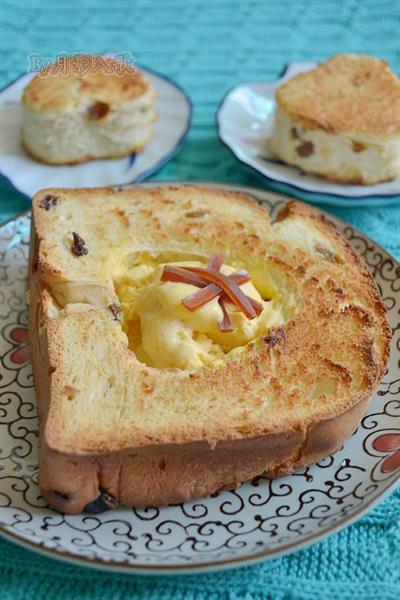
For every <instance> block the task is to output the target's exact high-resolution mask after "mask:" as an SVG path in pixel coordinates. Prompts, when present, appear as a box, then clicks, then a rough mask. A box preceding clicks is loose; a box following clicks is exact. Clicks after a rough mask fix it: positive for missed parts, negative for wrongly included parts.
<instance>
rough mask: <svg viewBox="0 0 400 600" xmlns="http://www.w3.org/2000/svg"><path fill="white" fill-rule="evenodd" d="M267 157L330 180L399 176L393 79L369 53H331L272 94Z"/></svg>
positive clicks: (398, 101)
mask: <svg viewBox="0 0 400 600" xmlns="http://www.w3.org/2000/svg"><path fill="white" fill-rule="evenodd" d="M276 102H277V110H276V115H275V128H274V132H273V136H272V138H271V140H270V148H271V150H272V152H273V153H274V155H275V156H277V157H278V158H280V159H281V160H282V161H284V162H286V163H287V164H289V165H294V166H297V167H299V168H300V169H301V170H302V171H304V172H306V173H315V174H317V175H322V176H324V177H326V178H327V179H329V180H331V181H337V182H341V183H350V184H351V183H354V184H364V185H367V184H373V183H378V182H382V181H388V180H390V179H394V178H396V177H399V176H400V79H399V78H398V77H397V75H395V73H393V72H392V71H391V70H390V68H389V66H388V64H387V63H386V62H384V61H383V60H378V59H377V58H373V57H371V56H366V55H359V54H338V55H337V56H334V57H333V58H331V59H330V60H328V61H327V62H325V63H323V64H321V65H319V66H318V67H316V68H315V69H312V70H311V71H307V72H305V73H300V74H299V75H296V76H295V77H293V78H292V79H289V81H287V82H286V83H284V84H283V85H282V86H280V88H279V89H278V91H277V95H276Z"/></svg>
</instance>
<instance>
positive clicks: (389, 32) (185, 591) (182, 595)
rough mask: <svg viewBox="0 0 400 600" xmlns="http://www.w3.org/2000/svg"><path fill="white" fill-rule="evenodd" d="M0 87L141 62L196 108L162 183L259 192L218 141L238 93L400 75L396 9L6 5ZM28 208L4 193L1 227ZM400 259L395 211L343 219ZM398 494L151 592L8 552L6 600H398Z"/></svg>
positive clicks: (399, 6)
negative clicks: (38, 71) (221, 109)
mask: <svg viewBox="0 0 400 600" xmlns="http://www.w3.org/2000/svg"><path fill="white" fill-rule="evenodd" d="M0 10H1V20H2V23H1V30H0V36H1V37H0V86H4V85H6V84H7V83H8V82H9V81H11V80H12V79H14V78H16V77H17V76H18V75H20V74H21V73H22V72H24V71H25V70H26V66H27V55H28V54H29V53H33V52H40V53H42V54H44V55H45V56H53V55H54V53H56V52H62V51H68V52H79V51H86V52H98V51H102V50H106V49H109V50H114V51H125V50H129V51H130V52H132V54H133V55H134V57H135V58H136V59H137V61H138V62H140V63H143V64H144V65H147V66H149V67H152V68H154V69H156V70H158V71H161V72H164V73H165V74H167V75H169V76H171V77H172V78H174V79H175V80H176V81H177V82H179V83H180V84H181V85H182V86H183V87H184V88H185V89H186V90H187V92H188V93H189V94H190V96H191V97H192V100H193V102H194V119H193V126H192V130H191V132H190V134H189V138H188V140H187V142H186V144H185V146H184V148H183V150H182V151H181V152H180V153H179V154H178V155H177V156H176V157H175V158H174V159H173V160H172V161H171V162H170V163H169V164H168V165H166V166H165V167H164V168H163V169H162V170H161V171H159V172H158V173H157V175H156V176H155V177H154V179H209V180H210V179H211V180H215V181H227V182H231V183H232V182H237V183H243V184H247V185H255V186H259V187H264V186H265V185H266V183H265V180H264V179H263V178H262V177H261V176H258V175H257V174H256V173H254V172H253V171H251V170H250V169H247V168H246V167H244V166H243V165H241V164H240V163H238V162H237V161H236V160H235V158H234V157H233V156H232V155H231V154H230V152H229V151H228V150H227V149H225V148H224V147H223V146H222V145H221V143H220V142H219V141H218V139H217V137H216V130H215V111H216V109H217V106H218V104H219V102H220V100H221V98H222V96H223V94H224V93H225V92H226V91H227V90H228V89H229V88H230V87H231V86H233V85H234V84H236V83H238V82H240V81H245V80H253V81H262V80H267V79H274V78H276V77H277V76H278V75H279V74H280V72H281V71H282V69H283V67H284V66H285V64H286V63H287V62H288V61H290V60H319V59H324V58H327V57H328V56H330V55H331V54H333V53H335V52H338V51H354V52H367V53H371V54H375V55H377V56H380V57H382V58H385V59H387V60H388V61H389V62H390V63H391V66H392V67H393V68H394V69H395V70H396V71H397V72H400V52H399V50H400V36H399V31H400V1H399V0H391V1H387V0H375V1H370V0H360V1H358V2H357V1H351V0H347V1H346V0H343V1H333V0H332V1H330V0H325V1H318V0H308V1H303V0H300V1H272V0H265V1H264V2H252V1H249V2H244V1H243V2H228V1H226V2H223V1H215V2H213V1H211V0H209V1H207V0H203V1H187V2H185V1H184V0H181V1H179V0H175V1H170V2H168V1H164V2H163V1H162V0H156V1H153V2H150V1H144V0H142V1H136V2H133V1H129V2H128V1H122V0H114V1H113V2H112V1H110V2H105V1H97V2H96V1H94V0H87V1H84V0H81V1H77V0H70V1H64V2H56V1H53V2H50V1H48V0H46V1H43V2H40V1H37V0H13V1H10V0H8V1H7V0H0ZM24 208H26V203H25V201H24V200H23V199H22V198H21V197H19V195H18V194H17V193H16V192H14V191H13V190H12V189H11V188H10V187H9V186H8V185H7V184H6V183H4V182H0V218H2V219H4V218H6V217H7V216H11V215H12V214H13V213H15V212H17V211H20V210H23V209H24ZM329 210H332V212H334V213H336V214H337V215H339V216H341V217H342V218H343V219H345V220H347V221H349V222H351V223H352V224H353V225H354V226H356V227H358V228H359V229H360V230H362V231H363V232H365V233H366V234H367V235H369V236H370V237H372V238H373V239H375V240H376V241H377V242H379V243H380V244H381V245H382V246H384V247H385V248H386V249H387V250H388V251H389V252H391V253H392V254H394V255H395V256H397V257H398V258H399V257H400V200H399V206H394V207H387V208H375V209H372V208H371V209H359V208H354V209H335V208H334V207H332V208H329ZM399 513H400V493H399V492H397V493H395V494H393V495H392V496H391V497H390V498H389V499H387V500H386V501H385V502H383V503H382V504H381V505H380V506H379V507H378V508H377V509H375V510H374V511H372V512H371V513H370V515H368V516H367V517H364V518H363V519H361V521H359V522H358V523H357V524H355V525H353V526H352V527H350V528H348V529H346V530H345V531H343V532H341V533H339V534H337V535H334V536H332V537H331V538H330V539H328V540H326V541H324V542H321V543H319V544H316V545H315V546H313V547H312V548H309V549H308V550H304V551H300V552H298V553H296V554H294V555H292V556H289V557H286V558H281V559H275V560H272V561H270V562H266V563H263V564H260V565H258V566H254V567H247V568H243V569H239V570H235V571H231V572H221V573H216V574H212V575H206V576H186V577H172V578H165V577H158V578H154V579H150V578H144V577H135V576H120V575H109V574H106V573H97V572H92V571H90V570H87V569H84V568H78V567H72V566H66V565H63V564H61V563H57V562H55V561H51V560H49V559H45V558H43V557H40V556H38V555H35V554H32V553H30V552H28V551H26V550H23V549H21V548H18V547H16V546H14V545H12V544H9V543H8V542H5V541H1V540H0V600H9V599H10V600H11V599H12V600H20V599H21V600H30V599H31V598H32V599H33V598H35V599H42V598H48V599H51V600H52V599H55V600H58V599H59V600H66V599H70V598H71V599H72V598H74V599H77V600H80V599H89V598H101V599H104V600H108V599H111V598H113V599H114V600H119V599H128V598H129V599H130V598H140V599H143V600H147V599H149V600H150V599H151V600H155V599H157V600H158V599H165V600H168V599H178V600H181V599H182V600H189V599H190V600H192V599H196V600H197V599H199V600H200V599H203V598H205V599H207V600H209V599H210V600H211V599H227V600H236V599H245V600H256V599H257V600H258V599H260V600H261V599H263V600H268V599H271V600H292V599H294V600H297V599H298V600H303V599H315V598H326V599H338V600H339V599H340V600H347V599H352V598H357V599H361V600H369V599H371V600H376V599H382V600H392V599H393V600H395V599H396V600H397V598H399V597H400V526H399Z"/></svg>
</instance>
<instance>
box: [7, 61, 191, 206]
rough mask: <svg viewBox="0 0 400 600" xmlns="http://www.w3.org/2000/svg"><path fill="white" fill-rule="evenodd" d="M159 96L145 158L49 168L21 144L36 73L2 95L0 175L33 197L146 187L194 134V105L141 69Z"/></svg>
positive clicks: (163, 80) (162, 78) (169, 83)
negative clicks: (26, 99)
mask: <svg viewBox="0 0 400 600" xmlns="http://www.w3.org/2000/svg"><path fill="white" fill-rule="evenodd" d="M140 69H141V70H142V71H143V72H144V73H145V74H146V75H147V77H148V78H149V79H150V81H151V83H152V84H153V86H154V88H155V89H156V90H157V93H158V99H157V102H156V108H157V112H158V120H157V122H156V126H155V133H154V136H153V137H152V139H151V140H150V142H149V143H148V144H146V146H145V148H144V150H143V152H140V153H139V154H132V155H131V156H128V157H125V158H117V159H110V160H92V161H89V162H86V163H83V164H80V165H63V166H54V165H45V164H43V163H41V162H39V161H36V160H34V159H33V158H31V157H30V156H29V155H28V154H27V153H26V152H25V150H24V149H23V148H22V146H21V143H20V129H21V121H22V107H21V96H22V92H23V89H24V87H25V86H26V85H27V84H28V83H29V81H30V80H31V79H32V77H33V76H34V73H27V74H26V75H23V76H22V77H20V78H19V79H17V80H16V81H14V82H13V83H11V84H10V85H8V86H7V87H6V88H4V89H3V90H1V91H0V121H1V123H2V128H3V131H2V135H1V136H0V174H1V175H2V176H3V177H5V178H6V179H7V180H8V181H9V182H10V183H11V184H12V185H13V186H14V187H15V188H16V189H17V190H18V191H19V192H21V193H22V194H24V195H26V196H28V197H29V199H30V198H31V197H32V196H33V195H34V193H35V192H37V191H38V190H40V189H41V188H43V187H44V186H43V182H46V187H101V186H108V185H115V186H123V185H126V184H128V183H129V184H130V183H134V182H138V181H142V180H143V179H146V177H149V176H150V175H152V174H153V173H155V172H156V171H158V169H160V168H161V167H162V166H163V165H164V164H165V163H166V162H167V161H168V160H170V159H171V158H172V156H173V155H174V154H175V153H176V152H177V151H178V150H179V149H180V147H181V146H182V144H183V142H184V139H185V137H186V135H187V133H188V131H189V128H190V122H191V118H192V104H191V101H190V98H189V97H188V96H187V94H186V93H185V92H184V91H183V90H182V89H181V88H180V87H179V86H178V85H177V84H176V83H174V82H173V81H171V80H169V79H168V78H166V77H165V76H164V75H160V74H158V73H155V72H154V71H151V70H149V69H146V68H144V67H140Z"/></svg>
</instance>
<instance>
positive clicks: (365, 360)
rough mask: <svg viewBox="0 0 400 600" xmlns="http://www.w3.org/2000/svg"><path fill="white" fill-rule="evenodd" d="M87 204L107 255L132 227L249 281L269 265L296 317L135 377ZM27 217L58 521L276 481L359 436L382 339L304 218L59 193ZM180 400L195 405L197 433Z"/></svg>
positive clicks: (40, 384) (361, 287)
mask: <svg viewBox="0 0 400 600" xmlns="http://www.w3.org/2000/svg"><path fill="white" fill-rule="evenodd" d="M75 200H76V204H75ZM96 206H97V209H98V211H97V212H99V214H100V215H101V218H102V219H104V218H105V219H106V222H107V228H108V229H112V230H114V229H115V235H116V236H117V237H118V244H121V239H122V238H123V236H124V235H127V234H126V231H127V230H128V229H129V228H132V227H133V225H132V219H133V215H134V214H136V218H137V219H138V220H139V223H138V226H140V227H139V228H138V229H135V228H134V227H133V230H132V235H133V237H134V239H135V243H137V241H138V240H137V237H138V235H139V229H140V231H142V230H143V231H147V233H148V232H149V231H151V235H152V239H153V243H154V244H155V243H156V242H157V241H158V242H159V243H162V244H164V249H167V250H168V249H170V250H171V248H173V247H176V246H168V243H172V242H171V240H172V241H173V243H174V244H176V239H181V241H182V240H183V242H184V243H183V242H182V244H183V246H180V248H181V250H182V248H185V249H186V251H187V250H188V249H189V248H191V249H192V251H193V244H194V242H193V240H195V246H196V250H197V251H198V252H200V254H204V255H206V253H208V255H209V254H210V253H213V252H214V251H219V250H222V251H225V252H226V251H227V250H228V251H229V252H230V253H233V254H232V255H234V256H245V258H246V260H248V261H249V262H248V267H249V269H250V271H251V270H252V268H255V266H259V265H260V264H267V265H268V273H269V274H270V275H271V277H272V278H273V277H275V276H279V285H280V289H281V291H282V292H283V295H285V294H288V295H289V294H294V295H295V297H296V302H297V304H298V310H297V311H295V313H293V315H292V318H290V319H289V320H288V321H287V322H286V323H285V324H284V326H283V327H280V328H275V329H271V330H269V331H268V332H267V334H266V335H265V336H264V337H263V338H262V339H260V340H258V341H257V342H252V343H250V344H249V345H248V347H247V349H246V352H245V353H244V354H243V355H241V357H240V358H239V359H233V360H229V361H228V362H227V363H226V364H225V365H224V366H223V367H221V368H215V369H209V368H204V369H200V370H198V371H196V372H193V373H188V372H184V371H178V370H174V369H162V370H160V369H153V368H150V367H146V366H145V365H143V364H141V363H139V362H138V361H137V359H136V357H135V356H134V354H133V353H132V352H130V351H129V350H128V349H127V342H126V339H125V338H124V335H123V334H122V331H121V328H120V325H119V323H118V322H117V321H115V319H114V316H113V315H112V313H111V311H109V309H108V308H107V306H108V304H107V303H108V300H107V303H106V306H104V305H102V300H101V299H102V298H103V297H104V295H105V294H106V293H108V292H107V290H108V291H110V290H111V286H110V287H108V283H107V276H108V275H107V270H106V271H104V270H103V271H101V269H100V267H99V265H100V264H101V265H102V268H103V269H104V257H102V256H100V260H98V257H97V256H96V254H97V253H100V254H101V250H102V248H103V246H104V245H106V246H107V244H108V240H107V238H106V237H105V231H103V230H102V228H101V222H99V221H98V220H97V216H96V215H97V212H93V211H94V210H95V207H96ZM78 207H80V208H79V210H77V208H78ZM76 211H77V212H76ZM142 213H143V214H142ZM140 214H142V217H141V219H139V215H140ZM210 215H212V217H210ZM237 215H240V220H239V217H237V218H236V216H237ZM206 216H207V221H206V224H205V222H204V219H205V217H206ZM33 217H34V219H33V233H32V245H31V253H32V260H31V270H32V279H31V292H32V302H31V308H30V331H31V339H32V346H33V362H34V372H35V380H36V388H37V395H38V402H39V408H40V416H41V420H40V430H41V440H42V442H41V448H42V449H41V489H42V492H43V494H44V496H45V497H46V498H47V499H48V501H49V502H50V504H51V505H52V506H54V507H55V508H58V509H59V510H62V511H63V512H71V513H74V512H79V511H81V510H82V509H83V507H84V506H85V505H86V504H87V503H88V502H90V501H92V500H94V499H95V497H96V496H97V495H98V493H99V490H100V489H103V490H106V491H107V492H108V493H109V494H111V495H112V496H114V497H115V502H116V503H123V504H135V505H142V504H148V503H152V504H160V505H162V504H167V503H170V502H178V501H182V500H188V499H191V498H195V497H198V496H201V495H207V494H210V493H212V492H214V491H216V490H218V489H221V488H223V487H226V486H227V485H230V484H234V485H236V484H238V483H240V482H242V481H244V480H245V479H248V478H250V477H254V476H256V475H258V474H260V473H261V472H262V471H263V470H267V471H268V472H269V473H270V474H272V475H274V474H280V473H287V472H291V471H292V470H293V469H294V468H296V467H297V466H303V465H305V464H310V463H312V462H314V461H315V460H318V459H319V458H321V457H322V456H325V455H327V454H329V453H330V452H333V451H334V450H336V449H337V448H338V447H339V446H340V445H341V444H342V443H343V441H344V440H345V439H346V438H347V437H348V435H350V434H351V432H352V431H353V430H354V429H355V428H356V426H357V423H358V420H359V418H360V417H361V414H362V412H363V411H364V410H365V408H366V406H367V403H368V400H369V398H370V397H371V395H372V393H373V390H374V389H375V387H376V385H377V383H378V381H379V379H380V377H381V376H382V374H383V371H384V368H385V365H386V362H387V358H388V352H389V342H390V337H391V332H390V328H389V325H388V323H387V320H386V310H385V307H384V304H383V302H382V299H381V297H380V295H379V292H378V290H377V287H376V285H375V283H374V281H373V279H372V277H371V275H370V273H369V271H368V268H367V267H366V265H365V263H364V262H363V260H362V259H361V258H360V256H359V255H358V254H357V253H356V252H355V251H354V250H353V249H352V248H351V247H350V245H349V244H347V243H346V242H345V240H344V239H343V237H342V236H341V235H340V234H339V233H338V232H337V231H336V230H335V229H334V228H333V227H332V226H331V225H330V224H329V223H328V222H327V220H326V219H325V218H323V217H322V216H321V215H319V214H318V213H316V212H315V211H314V210H313V209H311V208H310V207H308V206H307V205H304V204H302V203H299V202H294V201H289V202H288V203H287V205H286V206H285V208H284V209H283V210H282V211H281V212H280V214H279V216H278V221H277V223H276V224H275V225H274V226H273V227H271V225H270V223H269V219H268V216H267V214H266V212H265V210H264V209H263V208H262V207H260V206H259V205H258V204H257V203H256V202H254V201H253V200H252V199H250V198H249V197H248V196H246V195H243V194H231V193H227V192H220V191H218V190H205V189H201V188H200V189H196V188H186V189H185V188H183V189H182V188H178V189H165V188H160V189H157V188H156V189H152V190H145V189H136V190H126V191H124V192H118V191H116V190H109V189H100V190H94V189H90V190H74V191H71V190H59V189H58V190H43V191H42V192H40V193H39V194H37V195H36V197H35V199H34V201H33ZM77 217H79V219H78V221H77V220H76V218H77ZM68 219H72V221H73V222H74V223H77V222H79V226H80V229H79V232H80V233H81V234H82V235H83V237H84V239H85V241H86V243H87V245H88V248H89V255H88V256H83V257H79V258H74V257H71V253H70V249H69V246H67V252H66V253H64V252H63V251H61V252H60V246H62V245H63V244H64V243H65V240H66V242H67V243H68V240H69V238H68V235H67V236H66V231H65V227H66V223H67V222H68ZM236 223H237V225H236ZM160 224H162V230H161V232H160V231H159V226H160ZM71 226H72V225H71ZM188 228H189V231H188ZM124 232H125V233H124ZM67 233H68V232H67ZM188 234H189V235H188ZM185 236H186V237H185ZM99 240H100V241H101V244H100V245H98V241H99ZM186 240H187V242H186ZM111 241H112V240H111ZM69 243H70V242H69ZM126 244H127V246H126V248H128V249H130V250H132V248H133V246H129V240H128V241H126ZM185 244H186V245H185ZM111 248H114V250H115V247H114V246H112V245H111ZM107 251H108V253H109V252H110V248H107ZM206 251H208V252H206ZM71 264H73V265H77V267H79V268H77V269H75V267H74V268H71ZM74 281H75V282H80V284H82V282H83V283H84V284H85V294H86V304H81V305H77V304H76V303H73V304H67V306H66V308H65V309H62V305H60V304H58V303H57V302H56V301H55V299H54V298H55V296H54V294H55V295H57V293H59V290H60V289H62V288H63V287H64V288H65V287H66V286H67V287H68V286H71V283H73V282H74ZM89 284H90V285H89ZM58 286H59V287H58ZM96 286H97V287H96ZM74 293H75V294H78V292H77V291H76V289H75V291H74ZM95 300H96V301H95ZM78 301H80V302H82V299H80V300H78ZM305 307H306V309H305ZM77 357H78V359H77V360H76V358H77ZM79 357H80V358H79ZM82 357H84V358H85V360H84V361H82ZM82 363H84V366H85V363H86V366H85V368H86V369H87V371H85V369H84V368H83V367H82ZM98 365H101V369H100V368H98V367H97V366H98ZM94 371H96V378H95V379H93V378H92V377H89V378H88V373H93V372H94ZM88 380H90V381H91V383H90V386H88V385H87V381H88ZM110 382H112V383H110ZM118 382H122V387H118ZM116 384H117V387H116V388H115V386H116ZM110 385H112V386H113V387H114V388H115V389H113V390H112V391H111V389H110V387H109V386H110ZM104 389H107V393H106V394H105V393H104ZM100 398H105V399H106V400H107V401H106V402H103V401H100ZM266 398H267V400H268V401H267V402H265V399H266ZM216 400H218V401H216ZM187 402H192V405H191V406H193V402H194V403H195V405H196V418H195V421H193V420H190V417H189V416H188V413H187V410H186V406H187V404H185V403H187ZM191 410H194V407H192V408H191ZM188 457H190V461H189V460H188ZM230 457H232V458H230ZM160 482H161V483H162V485H161V483H160ZM54 492H58V494H55V493H54Z"/></svg>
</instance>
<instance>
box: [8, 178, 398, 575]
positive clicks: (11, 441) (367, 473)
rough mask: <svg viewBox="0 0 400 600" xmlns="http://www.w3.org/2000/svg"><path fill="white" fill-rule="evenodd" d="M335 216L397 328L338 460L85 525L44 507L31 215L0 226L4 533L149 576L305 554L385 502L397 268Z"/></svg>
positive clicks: (394, 421)
mask: <svg viewBox="0 0 400 600" xmlns="http://www.w3.org/2000/svg"><path fill="white" fill-rule="evenodd" d="M170 183H171V182H169V184H170ZM144 185H148V184H144ZM153 185H154V184H153ZM157 185H158V184H157ZM174 185H184V184H182V183H179V182H177V183H175V182H174ZM203 185H207V184H203ZM209 185H213V186H215V185H216V184H209ZM219 187H220V188H221V189H226V190H240V191H244V192H247V193H249V194H251V195H252V196H253V197H255V198H256V199H257V200H258V201H260V202H261V203H262V204H263V205H264V206H265V207H266V208H267V209H268V210H269V211H270V212H271V213H272V216H274V215H275V214H276V211H277V210H278V209H279V208H280V207H282V206H283V204H284V203H285V199H284V198H283V197H282V196H277V195H274V194H271V193H268V192H265V191H261V190H257V189H253V188H245V187H239V186H226V185H225V186H224V185H220V186H219ZM329 218H330V220H331V221H332V222H333V224H334V225H335V226H336V227H337V228H338V229H339V230H340V231H341V232H342V233H343V234H344V236H345V237H346V238H347V239H348V240H349V241H350V243H351V244H352V245H353V246H354V247H355V248H357V250H358V251H359V252H360V253H361V254H362V255H363V256H364V258H365V260H366V261H367V263H368V265H369V267H370V269H371V270H372V272H373V274H374V277H375V279H376V281H377V283H378V285H379V287H380V289H381V291H382V294H383V297H384V299H385V303H386V306H387V308H388V310H389V316H390V320H391V324H392V326H393V328H394V330H395V340H394V344H393V348H392V355H391V361H390V365H389V368H388V371H387V373H386V374H385V376H384V378H383V381H382V383H381V384H380V386H379V389H378V391H377V393H376V395H375V397H374V399H373V401H372V404H371V406H370V409H369V411H368V414H367V415H366V416H365V417H364V418H363V420H362V423H361V425H360V427H359V428H358V430H357V432H356V433H355V434H354V435H353V436H352V437H351V438H350V439H349V440H348V441H347V442H346V444H345V446H344V447H343V448H342V449H341V450H339V451H338V452H336V454H334V455H333V456H328V457H327V458H325V459H324V460H322V461H321V462H320V463H318V464H316V465H314V466H312V467H309V468H306V469H302V470H300V471H298V472H296V473H295V474H293V475H292V476H290V477H285V478H281V479H275V480H269V479H268V478H267V477H265V476H261V477H257V478H256V479H254V480H253V481H249V482H248V483H246V484H244V485H243V486H242V487H241V488H239V489H237V490H235V491H226V492H222V493H219V494H216V495H215V496H214V497H212V498H208V499H199V500H196V501H194V502H189V503H186V504H180V505H176V506H169V507H166V508H162V509H158V508H151V507H148V508H144V509H132V508H123V509H117V510H114V511H110V512H106V513H103V514H100V515H89V514H84V515H79V516H64V515H61V514H59V513H57V512H55V511H53V510H51V509H49V508H48V507H47V506H46V504H45V502H44V501H43V500H42V498H41V497H40V494H39V490H38V486H37V476H38V464H37V460H38V459H37V451H38V448H37V446H38V438H37V428H38V423H37V415H36V403H35V394H34V389H33V380H32V369H31V364H30V362H29V347H28V338H27V319H28V317H27V307H26V301H25V287H26V269H27V255H28V244H29V225H30V215H29V214H28V213H26V214H24V215H22V216H19V217H18V218H16V219H15V220H13V221H10V222H8V223H7V224H5V225H3V226H2V227H1V228H0V280H1V293H0V332H1V333H0V360H1V379H0V439H1V444H0V447H1V449H0V530H1V532H2V534H3V535H4V536H5V537H7V538H8V539H10V540H13V541H15V542H19V543H21V544H23V545H25V546H27V547H29V548H31V549H36V550H38V551H41V552H44V553H45V554H47V555H49V556H53V557H58V558H64V559H66V560H70V561H74V562H79V563H84V564H87V565H92V566H96V567H102V568H108V569H115V570H117V571H118V570H119V571H125V572H127V571H128V572H129V571H130V572H142V573H154V572H156V573H160V572H166V573H176V572H188V571H192V572H195V571H201V570H209V569H217V568H223V567H232V566H237V565H242V564H245V563H249V562H254V561H259V560H262V559H265V558H269V557H276V556H278V555H281V554H284V553H288V552H292V551H293V550H297V549H299V548H303V547H305V546H307V545H309V544H311V543H312V542H315V541H317V540H320V539H321V538H323V537H325V536H327V535H329V534H331V533H333V532H334V531H337V530H338V529H341V528H342V527H344V526H346V525H348V524H349V523H351V522H352V521H354V520H355V519H357V518H359V517H360V516H361V515H362V514H363V513H365V512H366V511H367V510H369V509H370V508H371V507H372V506H373V505H374V504H376V503H377V502H379V501H380V500H382V498H383V497H384V496H385V495H386V494H388V493H389V492H390V491H391V490H392V489H393V487H394V486H395V484H396V480H397V479H398V476H399V474H400V425H399V418H400V401H399V393H400V364H399V349H400V324H399V322H398V314H399V309H400V293H399V291H400V267H399V266H398V265H396V263H395V261H394V260H393V259H392V258H391V257H390V256H389V255H388V254H386V252H385V251H384V250H382V249H381V248H379V247H378V246H376V245H375V244H374V242H372V241H371V240H369V239H367V238H365V237H364V236H363V235H362V234H360V233H359V232H357V231H355V230H354V229H353V228H352V227H350V226H349V225H346V224H345V223H343V222H342V221H339V220H337V219H335V218H333V217H329Z"/></svg>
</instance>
